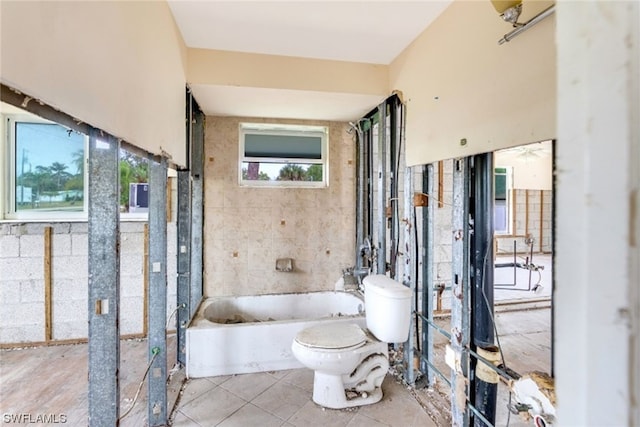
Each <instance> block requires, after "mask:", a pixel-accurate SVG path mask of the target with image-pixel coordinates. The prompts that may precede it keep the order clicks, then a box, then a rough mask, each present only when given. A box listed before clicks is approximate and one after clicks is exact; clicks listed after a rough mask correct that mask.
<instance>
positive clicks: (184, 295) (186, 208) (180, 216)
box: [176, 170, 191, 366]
mask: <svg viewBox="0 0 640 427" xmlns="http://www.w3.org/2000/svg"><path fill="white" fill-rule="evenodd" d="M176 227H177V230H176V234H177V245H178V251H177V252H178V254H177V258H178V259H177V274H178V278H177V283H176V285H177V287H178V289H177V291H176V303H177V305H178V307H182V308H179V309H178V313H177V315H176V318H177V319H178V320H177V323H178V325H177V329H178V336H177V345H178V351H177V358H178V362H179V363H181V364H182V365H183V366H184V365H185V364H186V363H187V360H186V346H187V335H186V332H187V325H188V324H189V320H190V317H191V316H190V313H191V298H190V296H189V295H190V286H189V283H190V280H189V268H190V267H191V244H190V241H191V175H190V173H189V171H188V170H179V171H178V212H177V224H176Z"/></svg>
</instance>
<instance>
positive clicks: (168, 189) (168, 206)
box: [167, 177, 175, 223]
mask: <svg viewBox="0 0 640 427" xmlns="http://www.w3.org/2000/svg"><path fill="white" fill-rule="evenodd" d="M174 179H175V178H172V177H169V178H167V223H169V222H171V219H172V218H171V214H172V211H171V194H172V191H171V189H172V187H173V182H174Z"/></svg>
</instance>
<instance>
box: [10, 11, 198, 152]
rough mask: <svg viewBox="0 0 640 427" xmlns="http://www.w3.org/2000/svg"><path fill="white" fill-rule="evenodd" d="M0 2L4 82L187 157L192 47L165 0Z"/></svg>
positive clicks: (145, 144) (131, 138)
mask: <svg viewBox="0 0 640 427" xmlns="http://www.w3.org/2000/svg"><path fill="white" fill-rule="evenodd" d="M0 8H1V24H2V25H1V46H0V53H1V63H0V79H1V81H2V83H4V84H6V85H8V86H11V87H14V88H16V89H19V90H21V91H23V92H24V93H26V94H29V95H30V96H33V97H36V98H38V99H40V100H42V101H44V102H46V103H48V104H50V105H52V106H53V107H55V108H58V109H60V110H62V111H64V112H65V113H67V114H69V115H71V116H74V117H76V118H78V119H80V120H82V121H84V122H87V123H90V124H91V125H93V126H95V127H98V128H101V129H103V130H105V131H107V132H109V133H112V134H114V135H115V136H117V137H120V138H122V139H124V140H126V141H128V142H130V143H132V144H135V145H137V146H139V147H141V148H143V149H145V150H147V151H150V152H153V153H160V151H161V150H164V151H166V152H167V153H169V154H170V155H171V156H172V160H173V162H175V163H177V164H185V158H186V153H185V149H184V145H185V144H184V135H185V132H184V114H185V113H184V111H185V108H184V105H185V95H184V91H185V81H186V79H185V74H186V72H185V68H186V47H185V45H184V42H183V41H182V38H181V36H180V33H179V31H178V30H177V27H176V25H175V22H174V20H173V17H172V15H171V13H170V10H169V7H168V5H167V4H166V3H165V2H155V1H154V2H143V1H104V2H93V1H92V2H84V1H83V2H80V1H55V2H48V1H2V2H0Z"/></svg>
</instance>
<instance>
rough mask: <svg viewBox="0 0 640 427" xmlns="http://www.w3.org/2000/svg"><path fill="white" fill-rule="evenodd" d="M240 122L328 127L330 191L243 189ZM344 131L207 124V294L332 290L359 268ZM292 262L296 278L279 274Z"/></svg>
mask: <svg viewBox="0 0 640 427" xmlns="http://www.w3.org/2000/svg"><path fill="white" fill-rule="evenodd" d="M241 122H253V123H263V122H264V123H292V124H310V125H320V126H328V127H329V162H330V163H329V177H330V181H329V187H328V188H322V189H309V188H305V189H295V188H247V187H240V186H239V185H238V156H239V154H238V152H239V148H238V142H239V141H238V128H239V124H240V123H241ZM347 128H348V125H347V124H346V123H338V122H316V121H314V122H308V121H300V120H272V119H255V118H250V119H249V118H237V117H207V119H206V128H205V159H204V160H205V176H204V192H205V194H204V209H205V216H204V267H205V274H204V281H205V283H204V294H205V296H221V295H259V294H271V293H282V292H304V291H314V290H328V289H333V287H334V284H335V282H336V281H337V280H338V279H339V278H340V277H341V271H342V269H343V268H345V267H348V266H352V265H353V264H354V262H355V261H354V245H355V199H356V196H355V166H356V165H355V160H356V159H355V142H354V141H353V139H352V136H351V135H349V134H348V133H347V132H346V130H347ZM277 258H293V259H294V266H295V270H294V271H293V272H291V273H283V272H278V271H276V270H275V264H276V259H277Z"/></svg>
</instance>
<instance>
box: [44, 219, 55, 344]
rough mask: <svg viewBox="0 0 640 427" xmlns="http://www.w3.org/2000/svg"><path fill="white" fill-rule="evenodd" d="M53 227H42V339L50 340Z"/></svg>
mask: <svg viewBox="0 0 640 427" xmlns="http://www.w3.org/2000/svg"><path fill="white" fill-rule="evenodd" d="M52 230H53V227H45V228H44V340H45V342H49V341H51V340H52V335H53V334H52V330H53V328H52V326H53V325H52V320H53V319H52V311H51V305H52V302H51V281H52V280H51V231H52Z"/></svg>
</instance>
